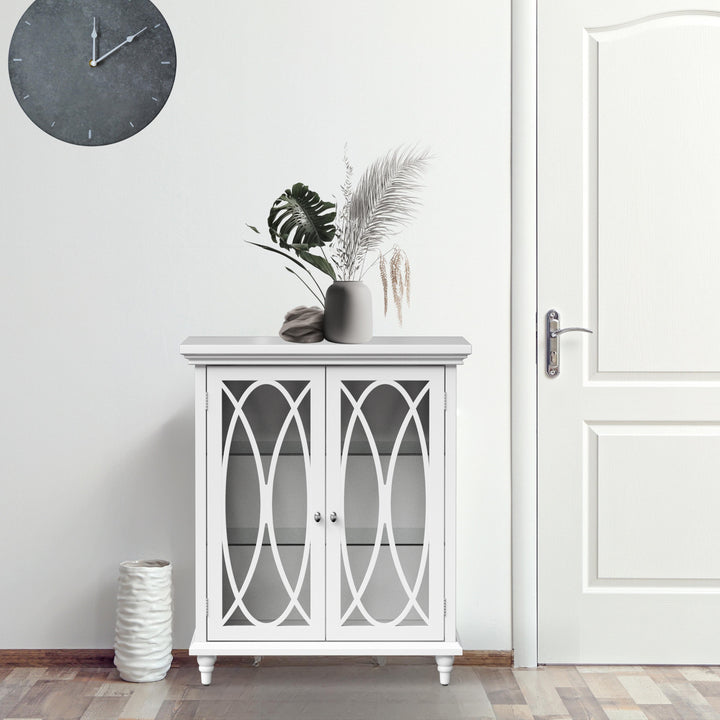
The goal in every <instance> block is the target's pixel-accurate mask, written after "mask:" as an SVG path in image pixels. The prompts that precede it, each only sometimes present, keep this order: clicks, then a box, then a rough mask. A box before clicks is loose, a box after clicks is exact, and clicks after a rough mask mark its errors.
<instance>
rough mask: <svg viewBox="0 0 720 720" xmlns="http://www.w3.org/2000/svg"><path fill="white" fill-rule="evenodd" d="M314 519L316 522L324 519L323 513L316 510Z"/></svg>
mask: <svg viewBox="0 0 720 720" xmlns="http://www.w3.org/2000/svg"><path fill="white" fill-rule="evenodd" d="M313 520H315V522H320V520H322V515H321V514H320V513H319V512H316V513H315V514H314V515H313Z"/></svg>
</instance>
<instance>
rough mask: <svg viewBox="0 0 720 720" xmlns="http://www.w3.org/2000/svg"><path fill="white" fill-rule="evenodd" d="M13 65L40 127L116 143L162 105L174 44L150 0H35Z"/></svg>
mask: <svg viewBox="0 0 720 720" xmlns="http://www.w3.org/2000/svg"><path fill="white" fill-rule="evenodd" d="M8 67H9V72H10V82H11V84H12V88H13V91H14V92H15V97H16V98H17V101H18V102H19V103H20V106H21V107H22V109H23V110H24V111H25V114H26V115H27V116H28V117H29V118H30V119H31V120H32V121H33V122H34V123H35V124H36V125H37V126H38V127H39V128H41V129H42V130H44V131H45V132H46V133H49V134H50V135H52V136H53V137H56V138H58V140H63V141H65V142H68V143H73V144H75V145H109V144H111V143H116V142H118V141H120V140H125V139H127V138H129V137H131V136H132V135H135V133H137V132H139V131H140V130H142V129H143V128H144V127H146V126H147V125H148V124H149V123H150V122H152V120H153V119H154V118H155V117H156V116H157V114H158V113H159V112H160V111H161V110H162V108H163V106H164V105H165V102H166V101H167V99H168V97H169V95H170V92H171V90H172V87H173V83H174V81H175V69H176V54H175V43H174V41H173V36H172V33H171V32H170V28H169V27H168V25H167V23H166V22H165V18H164V17H163V16H162V14H161V13H160V11H159V10H158V9H157V8H156V7H155V5H153V3H152V2H150V0H35V2H34V3H33V4H32V5H30V7H29V8H28V9H27V11H26V12H25V14H24V15H23V16H22V17H21V18H20V21H19V22H18V24H17V27H16V28H15V32H14V34H13V37H12V41H11V43H10V53H9V56H8Z"/></svg>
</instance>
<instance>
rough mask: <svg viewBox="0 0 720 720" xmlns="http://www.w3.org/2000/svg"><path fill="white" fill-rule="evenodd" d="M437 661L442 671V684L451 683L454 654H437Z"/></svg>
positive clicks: (439, 670) (438, 667) (439, 669)
mask: <svg viewBox="0 0 720 720" xmlns="http://www.w3.org/2000/svg"><path fill="white" fill-rule="evenodd" d="M435 662H436V663H437V669H438V672H439V673H440V684H441V685H449V684H450V673H451V672H452V669H453V663H454V662H455V656H454V655H436V656H435Z"/></svg>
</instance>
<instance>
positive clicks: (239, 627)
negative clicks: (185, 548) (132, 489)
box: [207, 367, 325, 640]
mask: <svg viewBox="0 0 720 720" xmlns="http://www.w3.org/2000/svg"><path fill="white" fill-rule="evenodd" d="M324 382H325V377H324V370H323V369H322V368H272V367H269V368H246V367H235V368H227V367H224V368H209V369H208V423H207V428H208V438H207V448H208V450H207V452H208V457H207V463H208V539H207V540H208V547H207V561H208V588H209V590H208V596H209V597H208V601H209V603H208V639H209V640H238V639H239V640H253V639H255V640H322V639H324V617H323V614H324V593H325V587H324V572H323V566H324V557H323V556H324V527H323V525H324V523H323V522H322V520H321V521H319V522H316V520H315V513H316V512H321V511H323V509H324V459H325V458H324V435H325V422H324V390H325V388H324Z"/></svg>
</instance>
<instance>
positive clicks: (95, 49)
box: [90, 18, 98, 63]
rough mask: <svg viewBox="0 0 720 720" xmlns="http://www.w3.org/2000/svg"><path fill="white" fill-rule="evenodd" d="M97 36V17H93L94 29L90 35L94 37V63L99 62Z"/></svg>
mask: <svg viewBox="0 0 720 720" xmlns="http://www.w3.org/2000/svg"><path fill="white" fill-rule="evenodd" d="M97 36H98V33H97V23H96V18H93V29H92V33H91V35H90V37H91V38H92V43H93V56H92V61H93V62H94V63H97V60H96V58H97Z"/></svg>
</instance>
